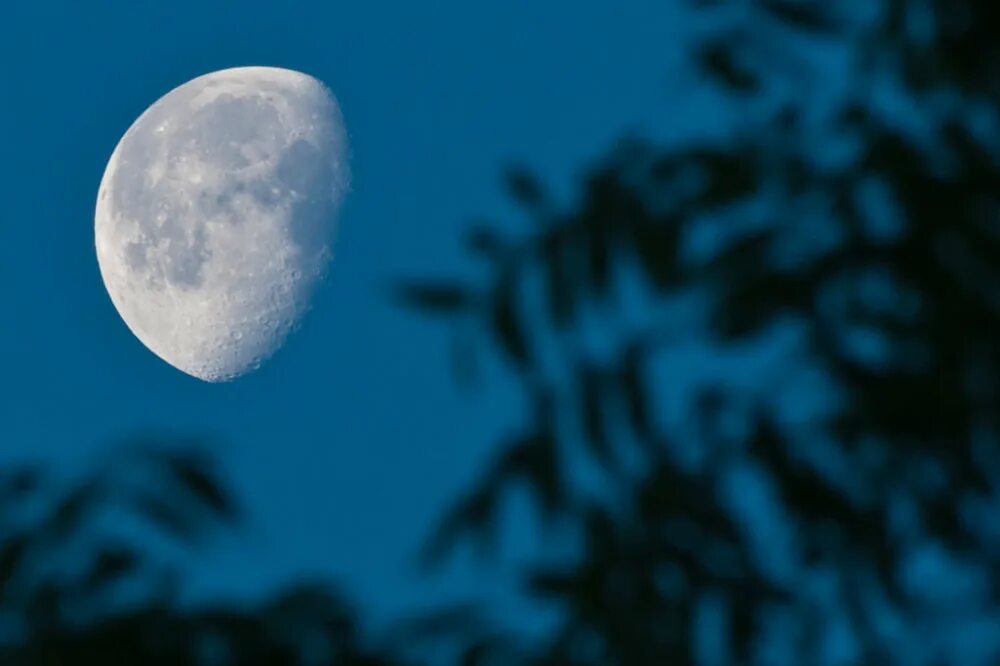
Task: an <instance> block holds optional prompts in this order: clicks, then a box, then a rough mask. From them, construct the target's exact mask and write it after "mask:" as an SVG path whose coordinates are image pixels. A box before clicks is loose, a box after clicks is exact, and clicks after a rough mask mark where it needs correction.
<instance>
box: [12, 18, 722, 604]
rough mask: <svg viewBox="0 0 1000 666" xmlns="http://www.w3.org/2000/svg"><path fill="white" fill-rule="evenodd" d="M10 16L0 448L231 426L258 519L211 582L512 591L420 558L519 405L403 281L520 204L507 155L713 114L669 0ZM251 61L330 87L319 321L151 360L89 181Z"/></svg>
mask: <svg viewBox="0 0 1000 666" xmlns="http://www.w3.org/2000/svg"><path fill="white" fill-rule="evenodd" d="M5 14H6V16H5V19H4V21H3V24H2V26H0V56H2V59H3V62H4V63H6V64H5V67H4V69H3V72H2V74H0V79H2V90H3V91H4V104H2V105H0V122H2V127H4V128H5V129H6V137H5V153H6V159H4V160H3V161H2V162H0V183H2V185H0V187H2V189H3V194H4V202H5V206H4V215H3V222H4V238H3V242H2V243H0V284H2V285H3V287H2V294H3V300H4V302H5V303H6V310H7V312H8V315H7V321H6V325H5V326H3V327H0V367H2V368H3V371H4V375H5V376H4V381H3V383H2V385H0V418H2V421H3V430H2V432H3V435H4V436H3V442H4V446H3V448H2V449H0V461H2V462H8V461H16V460H23V459H42V460H46V461H50V462H51V463H52V464H53V465H54V466H55V467H56V468H57V469H59V470H61V471H65V472H66V473H72V472H74V471H75V470H78V469H80V466H81V465H83V464H87V462H88V461H91V460H94V459H95V458H96V457H97V456H98V455H99V454H100V452H101V451H103V450H105V449H106V448H107V445H108V443H109V442H111V441H113V440H114V439H116V438H120V437H122V436H126V435H129V434H132V433H135V432H142V431H149V430H153V431H164V430H165V431H170V432H177V433H179V434H184V435H209V436H212V437H214V438H216V441H217V442H218V449H217V453H218V456H219V457H220V459H221V461H222V464H223V467H224V469H225V470H226V472H227V474H228V476H229V478H230V479H231V480H232V483H233V485H234V487H235V489H236V490H237V492H238V494H239V495H240V496H241V497H242V498H243V500H244V504H245V505H246V507H247V510H248V523H247V527H246V529H245V530H243V531H242V532H241V533H239V534H238V535H236V536H235V537H232V538H227V539H223V540H221V541H220V542H219V543H218V544H216V547H215V548H213V549H212V550H211V551H210V552H209V553H207V554H205V555H202V556H199V557H197V558H192V559H191V560H190V561H188V562H187V565H186V566H187V570H188V573H189V586H190V591H191V593H192V594H194V595H215V594H252V593H255V592H258V591H260V590H262V589H266V588H267V587H269V586H271V585H274V584H276V583H279V582H281V581H285V580H288V579H289V578H290V577H298V576H302V575H309V574H318V575H323V576H330V577H333V578H334V579H335V580H337V581H339V582H341V583H342V584H343V585H344V586H345V587H346V589H347V590H348V591H349V592H350V593H351V594H353V595H355V596H356V597H357V598H359V599H360V600H361V601H362V602H363V603H364V605H365V606H367V607H369V608H371V609H373V610H375V611H376V612H377V613H378V614H382V615H391V614H394V613H395V612H397V611H401V610H405V609H406V608H408V607H410V606H412V605H414V604H422V603H431V602H436V601H445V600H447V599H452V598H457V597H461V596H464V595H465V594H467V593H480V592H481V593H485V594H502V591H503V589H504V588H505V587H506V585H507V582H506V581H505V580H504V578H503V576H502V575H501V573H496V572H495V571H494V570H492V569H489V570H483V571H477V570H475V569H465V570H462V568H461V567H460V568H459V570H458V571H456V572H453V573H452V574H450V575H448V576H446V577H444V578H441V577H438V578H430V579H424V578H418V577H416V576H415V574H414V568H413V566H412V556H413V554H414V553H415V551H416V549H417V548H418V546H419V544H420V542H421V539H422V538H423V536H424V535H425V534H426V532H427V530H428V529H429V528H430V526H431V525H432V523H433V519H434V517H435V516H436V515H437V514H438V512H439V511H440V510H441V509H442V508H443V507H444V506H445V503H446V502H447V500H448V499H449V498H451V497H453V496H454V495H455V493H456V492H458V491H459V490H460V489H461V488H463V487H465V486H466V485H467V484H469V483H470V482H471V481H472V479H473V478H474V475H475V474H476V472H477V471H478V470H479V469H480V468H481V467H482V465H483V464H484V462H485V461H486V459H487V457H488V455H489V453H490V452H491V451H492V450H493V448H492V445H493V443H494V442H495V441H496V439H497V437H498V435H500V434H502V433H503V432H504V431H505V430H506V429H510V428H513V427H515V426H516V424H517V419H516V415H517V410H518V408H519V404H518V400H517V394H516V393H515V392H514V390H513V387H511V386H509V385H507V383H506V382H504V381H503V380H502V377H500V376H499V375H496V373H495V372H494V375H491V381H490V382H486V383H483V384H482V386H481V387H480V389H479V390H477V391H474V392H463V391H462V390H460V389H459V388H458V387H456V386H455V384H454V382H453V379H452V376H451V374H450V373H449V365H448V331H447V329H446V328H445V327H443V326H440V325H438V324H436V323H434V322H429V321H424V320H422V319H420V318H418V317H417V316H415V315H413V314H412V313H410V312H407V311H404V310H401V309H399V308H398V307H397V306H396V304H395V303H393V302H392V300H391V298H390V297H389V294H390V288H391V286H392V284H393V283H394V282H395V281H396V280H398V279H400V278H403V277H406V276H421V275H439V274H441V273H450V272H454V273H456V274H461V273H462V272H463V271H466V270H468V269H470V268H471V265H470V264H469V262H468V259H467V258H466V257H465V256H464V255H463V254H462V252H461V244H460V238H461V232H462V230H463V228H465V225H466V224H467V222H468V220H469V219H470V218H472V217H488V218H494V219H499V220H505V221H506V220H509V221H510V223H511V224H517V223H518V222H519V221H520V218H519V215H518V212H517V211H516V210H515V209H513V208H512V207H511V205H510V204H509V202H508V201H507V200H506V198H505V196H504V194H503V192H502V190H501V188H500V186H499V179H498V177H497V176H498V174H499V173H500V170H501V168H502V167H503V166H504V165H506V164H509V163H511V162H517V163H522V164H526V165H528V166H529V167H531V168H533V169H535V170H536V171H537V172H539V173H540V174H541V175H543V176H544V177H545V178H546V179H547V180H548V181H549V182H551V183H553V184H554V186H555V187H556V190H557V192H562V193H564V194H565V193H566V192H568V186H569V184H570V183H571V182H572V177H573V176H574V174H576V173H578V172H579V170H580V169H581V168H582V167H583V166H585V165H586V164H587V162H588V161H590V160H593V159H595V158H597V157H598V156H599V155H600V154H601V153H602V152H603V151H604V150H605V149H607V148H608V147H609V146H610V145H611V143H612V142H613V141H614V140H615V139H616V138H618V137H620V136H621V135H622V134H624V133H639V134H645V135H653V136H657V137H670V136H682V135H684V134H687V133H690V132H693V131H700V130H704V129H707V128H708V127H710V126H711V125H712V124H713V113H717V108H715V109H713V107H712V106H711V105H709V104H707V103H706V102H705V100H704V99H702V98H700V97H698V96H694V95H691V94H690V93H689V92H686V93H685V94H684V95H683V96H680V95H678V94H677V91H679V90H686V91H687V90H689V89H690V86H689V85H687V83H685V82H684V81H683V77H684V74H683V70H682V68H681V67H680V65H679V62H678V54H679V53H680V46H681V44H682V43H683V41H684V39H685V33H686V24H685V22H684V21H683V20H682V17H681V15H680V14H679V12H678V11H677V9H676V8H675V7H674V4H673V3H670V2H662V0H661V1H658V2H653V1H650V2H641V1H638V0H634V1H629V2H624V1H623V2H605V1H596V0H595V1H592V2H587V1H584V2H581V1H569V0H558V1H556V0H552V1H548V2H529V1H526V0H523V1H522V0H516V1H511V0H507V1H503V2H501V1H495V2H494V1H489V2H486V1H484V2H474V3H470V2H459V1H457V0H456V1H449V2H443V1H438V2H430V1H428V2H421V3H413V2H405V1H402V0H399V1H388V0H383V1H376V2H360V1H358V2H350V3H348V2H308V3H307V2H246V1H241V2H235V1H234V2H228V3H217V2H190V1H185V0H174V1H171V2H149V1H146V2H138V1H136V2H102V3H79V2H69V1H66V2H38V3H17V5H15V6H14V7H13V8H8V9H6V10H5ZM254 64H257V65H274V66H282V67H289V68H293V69H299V70H302V71H305V72H307V73H309V74H312V75H314V76H316V77H318V78H320V79H322V80H323V81H325V82H326V83H327V84H328V85H329V86H330V87H331V88H332V90H333V91H334V93H335V94H336V95H337V97H338V100H339V102H340V104H341V105H342V108H343V111H344V115H345V118H346V122H347V125H348V130H349V132H350V136H351V144H352V151H353V158H352V170H353V181H354V189H353V191H352V192H351V194H350V195H349V197H348V199H347V201H346V204H345V207H344V209H343V213H342V216H341V220H340V232H339V234H338V240H337V244H336V248H335V260H334V263H333V265H332V267H331V270H330V274H329V278H328V283H327V285H326V286H325V287H324V288H323V289H322V290H321V291H320V293H319V294H318V296H317V298H316V299H315V304H314V309H313V311H312V312H311V313H310V314H309V315H308V316H307V318H306V319H305V322H304V325H303V327H302V329H301V330H300V331H299V332H298V333H297V334H296V335H294V336H293V337H292V338H291V339H290V340H289V342H288V344H287V345H286V346H285V348H284V349H283V350H282V351H280V352H279V353H278V354H277V355H276V356H275V357H274V358H273V359H271V361H270V362H268V363H267V364H266V365H265V366H264V367H263V368H261V369H260V370H259V371H258V372H256V373H255V374H253V375H250V376H248V377H245V378H243V379H240V380H238V381H236V382H233V383H230V384H223V385H210V384H205V383H201V382H199V381H198V380H195V379H193V378H191V377H188V376H186V375H184V374H182V373H180V372H178V371H176V370H174V369H173V368H171V367H170V366H168V365H166V364H165V363H163V362H162V361H160V360H159V359H158V358H156V357H155V356H154V355H153V354H152V353H150V352H149V351H147V350H146V349H145V348H144V347H143V346H142V345H141V343H139V342H138V340H136V339H135V338H134V337H133V336H132V335H131V333H130V332H129V331H128V329H127V328H126V327H125V325H124V323H123V322H122V321H121V319H120V318H119V317H118V315H117V313H116V312H115V310H114V308H113V306H112V304H111V302H110V300H109V298H108V297H107V294H106V292H105V291H104V287H103V285H102V284H101V280H100V276H99V273H98V270H97V263H96V259H95V255H94V246H93V208H94V199H95V196H96V192H97V186H98V183H99V182H100V178H101V175H102V173H103V169H104V166H105V163H106V161H107V158H108V157H109V156H110V154H111V151H112V150H113V148H114V146H115V144H116V143H117V141H118V139H119V138H120V137H121V135H122V133H123V132H124V131H125V129H126V128H127V127H128V126H129V125H130V124H131V122H132V121H133V120H134V119H135V118H136V117H137V116H138V115H139V114H140V113H141V112H142V111H143V110H144V109H145V108H146V107H147V106H148V105H149V104H151V103H152V102H153V101H155V100H156V99H157V98H158V97H159V96H161V95H162V94H164V93H165V92H167V91H168V90H170V89H171V88H173V87H175V86H176V85H179V84H180V83H183V82H185V81H187V80H189V79H191V78H193V77H195V76H197V75H200V74H203V73H206V72H209V71H212V70H217V69H221V68H225V67H231V66H237V65H254ZM521 538H522V539H523V540H524V541H529V540H530V539H531V538H532V535H531V534H530V532H525V533H523V534H522V535H521ZM503 569H504V567H503V566H501V567H500V571H501V572H502V571H503ZM479 574H487V575H479Z"/></svg>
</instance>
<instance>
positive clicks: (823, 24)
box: [760, 0, 840, 35]
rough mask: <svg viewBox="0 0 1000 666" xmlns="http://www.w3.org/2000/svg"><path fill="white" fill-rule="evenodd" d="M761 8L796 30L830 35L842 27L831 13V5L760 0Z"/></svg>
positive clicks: (811, 0) (792, 0)
mask: <svg viewBox="0 0 1000 666" xmlns="http://www.w3.org/2000/svg"><path fill="white" fill-rule="evenodd" d="M760 4H761V7H763V9H764V11H766V12H767V13H769V14H770V15H771V16H772V17H773V18H775V19H777V20H778V21H780V22H782V23H787V24H789V27H791V28H794V29H796V30H802V31H806V32H811V33H814V34H817V35H830V34H832V33H835V32H836V31H837V29H838V28H839V27H840V24H839V22H838V21H837V20H836V19H835V18H834V16H833V15H832V14H831V11H830V6H831V5H830V4H827V3H824V2H815V1H814V0H809V1H808V2H803V1H802V0H760Z"/></svg>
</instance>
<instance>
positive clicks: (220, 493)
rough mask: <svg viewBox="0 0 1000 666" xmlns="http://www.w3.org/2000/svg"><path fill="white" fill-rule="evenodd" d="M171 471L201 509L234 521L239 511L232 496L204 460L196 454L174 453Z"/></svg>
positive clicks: (170, 462) (170, 466)
mask: <svg viewBox="0 0 1000 666" xmlns="http://www.w3.org/2000/svg"><path fill="white" fill-rule="evenodd" d="M169 472H170V474H171V476H172V477H173V479H174V480H175V481H176V482H177V483H178V484H179V485H180V486H181V488H183V489H184V490H185V491H186V492H187V494H188V495H189V496H190V497H191V498H192V499H194V500H195V503H196V505H197V507H198V509H199V510H206V509H207V510H208V511H210V512H212V513H214V514H215V515H216V516H217V517H219V518H222V519H224V520H227V521H233V520H235V519H236V517H237V516H238V513H239V511H238V510H237V508H236V504H235V502H234V501H233V499H232V497H230V496H229V494H228V493H227V492H226V491H225V489H224V488H223V486H222V483H221V481H220V479H218V478H216V477H215V476H214V475H213V474H211V473H210V471H209V470H208V469H207V465H206V464H205V462H204V461H202V460H200V459H199V458H198V457H197V456H195V455H190V454H174V455H172V456H171V457H170V459H169Z"/></svg>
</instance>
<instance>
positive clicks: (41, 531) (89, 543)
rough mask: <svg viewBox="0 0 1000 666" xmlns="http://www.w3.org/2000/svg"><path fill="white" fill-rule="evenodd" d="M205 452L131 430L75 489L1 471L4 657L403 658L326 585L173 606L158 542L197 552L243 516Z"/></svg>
mask: <svg viewBox="0 0 1000 666" xmlns="http://www.w3.org/2000/svg"><path fill="white" fill-rule="evenodd" d="M203 450H204V446H203V445H202V443H197V442H187V443H185V442H177V441H170V442H163V441H157V440H156V438H138V439H136V440H134V441H130V442H128V443H127V444H123V446H122V447H121V448H120V449H118V450H116V452H115V455H113V456H110V457H109V459H108V463H107V464H106V465H105V466H103V467H102V468H100V469H98V470H97V471H96V472H94V473H92V474H89V475H86V476H83V477H82V478H80V479H78V480H76V481H75V482H73V483H69V484H67V483H65V482H63V483H60V482H59V481H58V480H56V479H51V478H49V477H47V476H46V475H45V474H44V473H43V472H42V470H41V469H39V468H36V467H30V466H24V467H20V468H16V469H10V470H5V471H4V472H3V473H2V474H0V663H3V664H11V665H12V666H19V665H25V666H34V665H36V664H39V665H47V664H52V665H59V666H64V665H69V664H103V665H107V666H110V665H114V664H122V665H125V664H128V665H132V664H164V665H167V664H169V665H171V666H174V665H177V664H212V665H217V664H218V665H222V664H227V665H228V664H234V665H235V664H240V665H243V664H348V665H357V666H362V665H364V666H380V665H387V664H395V663H400V662H399V661H396V660H394V659H390V658H389V657H388V656H386V655H383V654H380V653H379V652H378V651H376V650H375V649H373V648H371V647H369V645H368V641H367V640H366V639H364V638H363V636H362V632H361V630H360V628H359V625H358V622H357V620H355V613H354V611H353V609H351V608H350V607H349V606H347V605H345V604H344V602H343V601H342V599H341V598H340V596H339V595H338V594H336V593H335V592H334V591H332V590H331V589H329V586H327V585H325V584H319V583H317V584H309V585H305V584H304V585H299V586H294V587H291V588H287V589H285V590H283V591H281V592H280V593H279V594H277V595H276V596H275V597H274V598H272V599H269V600H266V601H264V602H262V603H261V604H260V605H259V606H256V607H247V606H235V605H228V606H226V605H219V604H216V605H210V606H195V607H192V606H190V605H182V604H179V603H178V602H177V600H176V598H175V597H176V594H175V592H176V586H177V583H178V574H177V572H176V570H175V569H174V568H173V567H172V566H171V565H170V564H169V562H168V561H166V560H165V559H164V558H163V557H162V553H163V548H162V545H163V544H162V542H163V540H165V539H166V540H169V541H172V542H175V543H176V544H179V545H186V546H190V547H194V546H198V545H200V544H201V543H202V542H203V541H204V540H205V539H206V537H208V536H209V535H210V534H211V533H213V532H215V531H217V530H219V529H220V528H223V527H226V526H231V525H233V524H234V523H235V522H236V521H237V520H238V518H239V510H238V508H237V506H236V505H235V503H234V501H233V499H232V498H231V496H230V493H229V492H228V490H227V489H226V488H225V486H224V485H223V484H222V483H221V481H220V479H219V478H218V476H217V474H216V473H215V470H214V467H213V465H212V464H211V461H210V460H209V459H207V458H206V456H205V454H204V453H203V452H202V451H203ZM158 542H159V546H157V543H158Z"/></svg>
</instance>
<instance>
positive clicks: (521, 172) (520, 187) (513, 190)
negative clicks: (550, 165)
mask: <svg viewBox="0 0 1000 666" xmlns="http://www.w3.org/2000/svg"><path fill="white" fill-rule="evenodd" d="M504 182H505V183H506V185H507V191H508V192H510V195H511V196H512V197H514V199H515V200H517V201H518V202H519V203H520V204H522V205H523V206H525V207H526V208H529V209H531V210H533V211H540V210H541V208H542V206H543V205H544V204H545V193H544V191H543V190H542V186H541V184H540V183H539V182H538V180H536V179H535V177H534V176H533V175H532V174H531V173H529V172H528V171H527V170H526V169H524V168H521V167H511V168H509V169H507V172H506V173H505V174H504Z"/></svg>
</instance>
